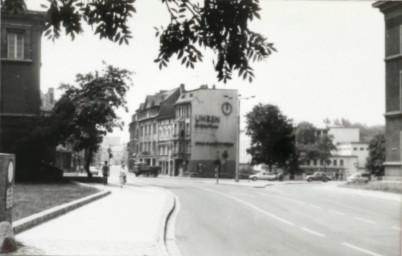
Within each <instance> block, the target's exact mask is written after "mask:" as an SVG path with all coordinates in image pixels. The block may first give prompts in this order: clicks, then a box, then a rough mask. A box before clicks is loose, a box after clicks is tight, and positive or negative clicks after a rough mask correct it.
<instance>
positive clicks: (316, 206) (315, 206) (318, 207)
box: [310, 204, 322, 209]
mask: <svg viewBox="0 0 402 256" xmlns="http://www.w3.org/2000/svg"><path fill="white" fill-rule="evenodd" d="M310 206H311V207H313V208H316V209H322V208H321V207H320V206H318V205H314V204H310Z"/></svg>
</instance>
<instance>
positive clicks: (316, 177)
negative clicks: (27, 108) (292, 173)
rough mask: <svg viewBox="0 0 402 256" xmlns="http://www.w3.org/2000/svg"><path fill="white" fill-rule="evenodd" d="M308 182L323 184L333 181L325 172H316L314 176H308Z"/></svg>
mask: <svg viewBox="0 0 402 256" xmlns="http://www.w3.org/2000/svg"><path fill="white" fill-rule="evenodd" d="M306 180H307V181H308V182H311V181H313V180H320V181H323V182H327V181H329V180H332V178H331V177H330V176H328V175H327V174H325V172H315V173H314V174H313V175H307V176H306Z"/></svg>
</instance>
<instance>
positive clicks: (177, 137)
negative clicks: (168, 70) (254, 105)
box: [128, 85, 238, 177]
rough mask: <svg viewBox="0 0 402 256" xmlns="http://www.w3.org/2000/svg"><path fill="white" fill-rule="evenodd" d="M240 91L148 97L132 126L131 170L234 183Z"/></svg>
mask: <svg viewBox="0 0 402 256" xmlns="http://www.w3.org/2000/svg"><path fill="white" fill-rule="evenodd" d="M237 103H238V98H237V91H236V90H223V89H215V87H213V88H211V89H209V88H208V87H207V86H205V85H204V86H201V87H200V88H198V89H195V90H189V91H186V90H185V88H184V85H181V86H180V87H179V88H177V89H173V90H170V91H161V92H159V93H157V94H155V95H152V96H147V97H146V99H145V102H144V103H142V104H141V105H140V107H139V109H138V110H137V111H136V113H135V114H134V115H133V117H132V123H131V124H130V143H129V149H130V152H129V153H128V154H129V158H130V160H131V163H130V167H132V166H133V163H134V162H145V163H147V164H148V165H151V166H152V165H159V166H161V172H162V173H163V174H167V175H172V176H177V175H180V176H187V175H189V176H202V177H213V176H214V175H215V168H219V170H220V176H221V177H234V173H235V164H236V147H237V144H236V141H237V136H238V109H237Z"/></svg>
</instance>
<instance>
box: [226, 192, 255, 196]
mask: <svg viewBox="0 0 402 256" xmlns="http://www.w3.org/2000/svg"><path fill="white" fill-rule="evenodd" d="M230 194H232V195H240V196H252V197H255V196H254V195H250V194H246V193H240V192H234V193H230Z"/></svg>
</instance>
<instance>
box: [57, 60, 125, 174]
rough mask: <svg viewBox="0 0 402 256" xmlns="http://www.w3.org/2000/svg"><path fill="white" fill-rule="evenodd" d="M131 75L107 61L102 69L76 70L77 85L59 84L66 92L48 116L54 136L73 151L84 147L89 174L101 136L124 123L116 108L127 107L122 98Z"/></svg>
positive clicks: (86, 167)
mask: <svg viewBox="0 0 402 256" xmlns="http://www.w3.org/2000/svg"><path fill="white" fill-rule="evenodd" d="M130 75H131V72H129V71H127V70H125V69H119V68H116V67H113V66H110V65H109V66H105V68H104V70H102V71H101V72H94V73H88V74H85V75H83V74H78V75H77V76H76V84H77V85H76V86H73V85H69V84H63V85H62V86H61V88H62V89H64V90H65V92H64V94H63V96H62V97H61V99H60V100H59V101H58V102H57V103H56V105H55V107H54V109H53V111H52V114H51V117H50V120H53V131H54V136H55V137H56V138H58V140H59V141H60V142H64V143H66V144H69V145H71V146H72V147H73V149H74V150H75V151H81V150H85V151H86V159H85V161H86V163H85V169H86V170H87V172H88V175H90V172H89V164H90V163H91V161H92V157H93V153H95V152H96V151H97V150H98V148H99V145H100V144H101V142H102V140H103V137H104V136H105V135H106V134H107V133H108V132H112V131H113V128H115V127H120V128H122V126H123V123H122V121H121V120H120V119H119V118H118V117H117V115H116V112H115V111H116V110H117V109H118V108H120V107H123V108H124V109H126V111H127V107H126V101H125V99H124V98H125V95H126V92H127V91H128V89H129V86H130V85H131V79H130Z"/></svg>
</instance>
